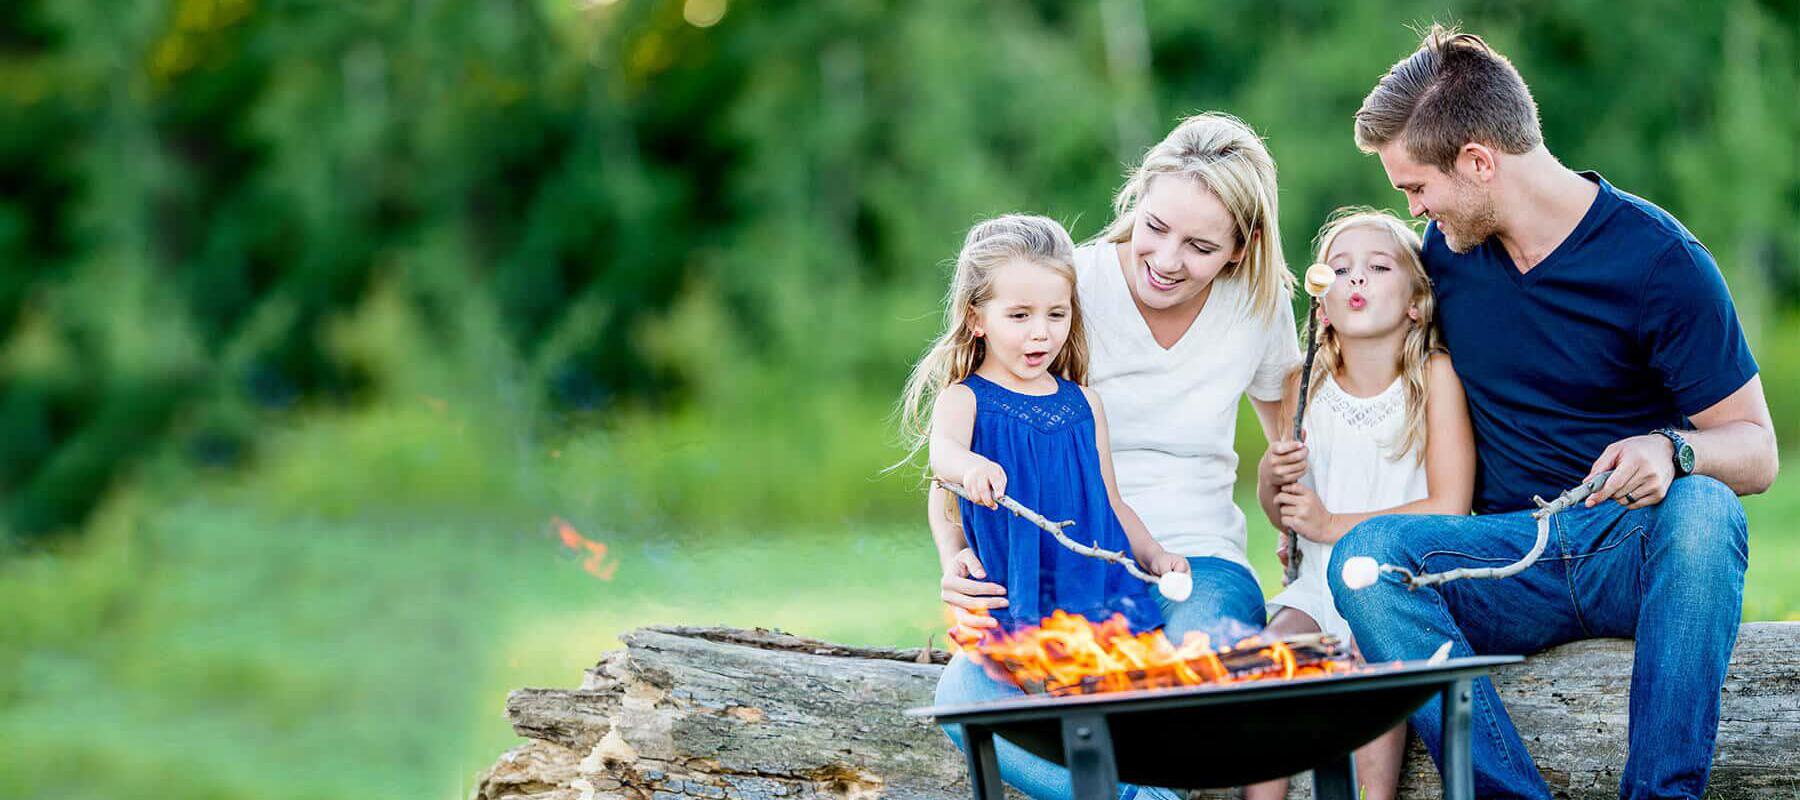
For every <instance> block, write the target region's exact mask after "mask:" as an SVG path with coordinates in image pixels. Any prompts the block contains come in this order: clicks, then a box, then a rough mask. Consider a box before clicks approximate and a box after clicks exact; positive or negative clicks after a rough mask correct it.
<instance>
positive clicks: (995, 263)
mask: <svg viewBox="0 0 1800 800" xmlns="http://www.w3.org/2000/svg"><path fill="white" fill-rule="evenodd" d="M1018 259H1023V260H1026V261H1030V262H1031V263H1034V264H1038V265H1040V266H1043V267H1048V268H1049V269H1052V270H1055V271H1056V273H1057V274H1059V275H1061V276H1063V277H1064V278H1067V279H1068V280H1069V339H1068V341H1067V342H1066V343H1064V344H1063V348H1062V352H1059V353H1057V354H1056V358H1054V359H1051V361H1050V373H1051V374H1052V375H1057V376H1060V377H1062V378H1063V379H1064V380H1069V381H1074V382H1076V383H1080V384H1086V383H1087V374H1088V343H1087V333H1086V330H1085V329H1084V328H1083V326H1082V320H1081V301H1080V296H1079V294H1078V293H1077V292H1076V291H1075V243H1074V241H1072V240H1071V239H1070V238H1069V232H1068V231H1066V230H1063V226H1062V225H1060V224H1058V223H1057V222H1056V220H1053V219H1050V218H1048V217H1039V216H1031V215H1026V214H1007V215H1005V216H1001V217H995V218H994V219H990V220H987V221H985V222H979V223H976V224H975V227H973V228H970V229H969V234H968V236H966V237H964V239H963V246H962V251H961V252H959V253H957V255H956V273H955V276H954V277H952V278H951V280H950V292H949V294H948V296H946V297H945V299H944V332H943V333H942V334H940V335H939V336H938V338H937V341H934V342H932V343H931V348H930V349H928V350H926V351H925V355H924V356H923V357H921V358H920V359H919V363H918V364H916V365H914V366H913V370H912V377H910V378H908V379H907V381H906V391H905V392H904V393H903V394H902V395H901V397H900V432H901V435H902V436H903V437H904V439H905V442H906V444H907V447H908V449H907V454H906V458H904V459H902V460H901V461H900V462H899V463H897V464H895V465H894V466H893V467H889V469H893V468H895V467H899V466H900V465H902V464H905V463H907V462H910V461H912V460H913V459H914V458H915V457H917V456H918V454H919V451H920V450H923V449H924V448H925V445H926V443H927V442H928V441H930V439H931V408H932V406H933V404H935V403H936V402H937V397H938V395H939V394H940V393H942V392H943V391H944V389H945V387H948V386H950V385H951V384H954V383H957V382H959V381H962V380H964V379H966V378H968V377H969V375H971V374H973V373H974V372H975V369H976V368H977V367H979V366H981V359H982V357H983V356H984V355H986V353H987V347H986V343H985V342H984V341H983V340H982V339H980V338H978V337H976V336H975V334H974V331H973V326H972V325H971V324H970V323H971V322H972V318H973V316H974V314H975V312H976V310H977V309H979V308H981V305H982V304H983V303H986V302H987V301H988V300H989V299H991V298H992V297H993V294H994V277H993V276H994V271H995V270H996V269H998V268H999V267H1001V266H1002V265H1005V264H1008V263H1011V262H1013V261H1014V260H1018Z"/></svg>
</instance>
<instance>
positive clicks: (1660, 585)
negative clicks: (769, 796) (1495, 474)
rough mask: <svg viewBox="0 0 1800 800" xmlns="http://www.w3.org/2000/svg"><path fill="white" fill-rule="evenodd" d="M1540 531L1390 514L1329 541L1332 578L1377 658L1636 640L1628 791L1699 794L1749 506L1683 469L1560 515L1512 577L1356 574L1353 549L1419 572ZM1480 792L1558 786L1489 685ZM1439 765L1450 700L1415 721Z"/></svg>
mask: <svg viewBox="0 0 1800 800" xmlns="http://www.w3.org/2000/svg"><path fill="white" fill-rule="evenodd" d="M1536 539H1537V523H1536V521H1534V520H1532V519H1531V516H1530V512H1529V511H1517V512H1512V513H1507V514H1489V515H1483V516H1474V517H1452V516H1410V515H1409V516H1388V517H1377V518H1375V519H1371V520H1369V521H1367V522H1364V523H1363V524H1361V525H1358V526H1357V527H1356V528H1355V529H1354V530H1352V531H1350V533H1349V535H1347V536H1345V537H1344V538H1343V539H1341V540H1340V541H1338V543H1337V546H1336V547H1334V548H1333V549H1332V553H1331V567H1330V571H1329V572H1327V575H1328V576H1329V578H1330V581H1331V591H1332V596H1333V597H1334V598H1335V599H1336V601H1337V606H1338V610H1339V611H1340V612H1342V613H1343V615H1344V617H1345V619H1347V620H1349V622H1350V629H1351V631H1352V632H1353V633H1355V635H1356V642H1357V645H1358V646H1359V647H1361V648H1362V652H1363V655H1364V657H1365V658H1367V659H1368V661H1369V662H1370V663H1380V662H1384V661H1393V660H1395V659H1419V658H1428V657H1430V656H1431V654H1432V652H1433V651H1435V650H1436V649H1437V648H1438V647H1439V646H1441V645H1442V644H1443V643H1444V641H1445V640H1446V639H1448V640H1449V641H1450V642H1451V643H1452V647H1451V651H1450V654H1451V655H1453V656H1468V655H1474V654H1477V653H1480V654H1488V655H1501V654H1511V655H1526V654H1530V653H1534V652H1536V651H1538V650H1542V649H1544V648H1546V647H1551V646H1554V645H1558V644H1562V643H1564V642H1571V641H1575V640H1578V639H1590V638H1594V637H1602V636H1618V637H1631V638H1635V639H1636V640H1637V651H1636V655H1635V660H1634V662H1633V665H1632V673H1631V700H1630V715H1631V717H1630V719H1631V722H1630V727H1629V732H1628V734H1627V738H1628V740H1629V744H1630V748H1631V749H1630V754H1629V756H1628V757H1627V759H1626V761H1625V770H1624V773H1623V776H1622V778H1621V781H1620V787H1619V794H1620V796H1621V797H1625V798H1649V797H1659V798H1665V797H1692V798H1698V797H1700V796H1701V795H1702V794H1703V793H1704V792H1705V790H1706V781H1707V777H1708V775H1709V773H1710V772H1711V769H1712V759H1713V744H1714V739H1715V738H1716V736H1717V734H1718V728H1719V697H1720V694H1719V692H1720V689H1721V687H1722V686H1723V685H1724V682H1725V666H1726V663H1727V662H1728V661H1729V660H1730V658H1731V649H1732V647H1733V646H1735V645H1736V643H1737V632H1738V619H1739V616H1740V615H1741V613H1742V609H1743V600H1744V570H1745V567H1746V566H1747V564H1748V563H1749V531H1748V528H1747V527H1746V524H1745V520H1744V507H1743V505H1742V504H1741V503H1739V502H1738V499H1737V497H1736V496H1735V495H1733V494H1732V492H1731V490H1730V489H1728V488H1726V486H1725V485H1724V484H1722V483H1720V482H1718V481H1716V480H1713V479H1712V478H1708V477H1704V476H1698V475H1695V476H1689V477H1685V478H1677V479H1676V480H1675V482H1674V483H1673V484H1672V485H1671V486H1670V488H1669V494H1668V497H1667V498H1666V499H1664V500H1663V502H1662V503H1660V504H1658V505H1654V506H1650V507H1647V508H1641V509H1636V510H1628V509H1626V508H1625V507H1624V506H1621V505H1619V504H1618V503H1616V502H1611V501H1608V502H1603V503H1601V504H1599V505H1597V506H1595V507H1594V508H1581V507H1576V508H1573V509H1569V510H1568V511H1564V512H1562V513H1559V514H1557V515H1556V516H1554V517H1552V524H1551V527H1550V540H1549V544H1548V545H1547V546H1546V548H1545V550H1544V553H1543V555H1542V557H1540V558H1539V559H1538V561H1537V563H1536V564H1535V565H1533V566H1532V567H1531V568H1530V569H1527V570H1526V571H1525V572H1523V573H1521V574H1519V575H1517V576H1514V577H1511V578H1505V579H1499V580H1479V579H1477V580H1460V581H1454V582H1452V583H1447V584H1442V585H1439V586H1432V587H1426V588H1423V589H1419V590H1416V591H1409V590H1407V589H1406V588H1405V586H1404V585H1402V584H1401V583H1400V582H1399V579H1398V578H1397V577H1396V576H1394V575H1390V574H1383V576H1382V580H1381V581H1379V582H1378V583H1376V584H1375V585H1374V586H1371V587H1369V588H1366V589H1363V590H1361V591H1353V590H1350V589H1348V588H1347V587H1345V586H1344V585H1343V578H1342V575H1343V565H1344V562H1345V561H1346V560H1347V559H1350V558H1353V557H1355V556H1370V557H1372V558H1374V559H1375V560H1376V561H1377V562H1380V563H1384V564H1395V565H1398V566H1402V567H1406V568H1407V569H1410V570H1412V571H1414V572H1416V573H1423V572H1439V571H1443V570H1448V569H1455V568H1457V567H1491V566H1499V565H1503V564H1506V563H1509V562H1512V561H1515V560H1517V559H1518V558H1519V557H1521V556H1523V555H1524V554H1525V553H1526V551H1528V550H1529V549H1530V548H1531V545H1532V543H1533V542H1534V541H1536ZM1474 712H1475V735H1474V750H1475V753H1474V756H1475V759H1474V760H1475V793H1476V795H1478V796H1480V797H1484V798H1487V797H1531V798H1548V797H1550V788H1549V787H1548V786H1547V785H1546V784H1545V782H1544V779H1543V778H1542V777H1541V776H1540V775H1539V774H1538V771H1537V768H1536V767H1535V766H1533V764H1532V761H1531V754H1530V753H1527V752H1526V750H1525V744H1524V742H1522V741H1520V739H1519V734H1518V732H1517V731H1516V730H1514V729H1513V725H1512V720H1510V719H1509V718H1508V717H1507V715H1506V709H1505V708H1503V707H1501V705H1500V697H1499V695H1498V694H1496V693H1495V691H1494V685H1493V683H1492V682H1491V681H1489V680H1487V679H1485V678H1484V679H1482V680H1480V681H1477V682H1476V684H1475V697H1474ZM1412 726H1413V730H1415V731H1418V733H1419V736H1420V738H1423V739H1424V740H1425V745H1426V747H1427V748H1428V749H1429V750H1430V751H1431V757H1432V759H1433V760H1434V761H1437V762H1438V764H1439V766H1442V763H1443V762H1442V760H1441V759H1442V750H1441V744H1442V738H1441V737H1442V734H1443V730H1442V717H1441V711H1440V701H1438V700H1435V699H1434V700H1432V701H1431V702H1430V703H1428V704H1426V706H1425V707H1424V708H1422V709H1420V710H1419V711H1418V713H1416V714H1414V715H1413V717H1412Z"/></svg>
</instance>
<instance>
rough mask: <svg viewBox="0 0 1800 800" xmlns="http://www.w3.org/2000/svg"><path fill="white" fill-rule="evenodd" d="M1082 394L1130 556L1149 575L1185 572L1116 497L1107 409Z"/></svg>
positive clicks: (1097, 398) (1184, 563) (1183, 565)
mask: <svg viewBox="0 0 1800 800" xmlns="http://www.w3.org/2000/svg"><path fill="white" fill-rule="evenodd" d="M1081 393H1082V395H1083V396H1085V397H1086V398H1087V401H1088V408H1090V409H1092V410H1093V412H1094V447H1095V449H1097V450H1098V451H1099V453H1100V478H1101V480H1104V481H1105V482H1106V497H1107V499H1108V500H1109V501H1111V503H1112V508H1113V514H1114V515H1115V516H1117V517H1118V518H1119V525H1120V526H1121V527H1123V528H1124V529H1125V538H1126V539H1127V540H1129V541H1130V542H1131V554H1132V556H1133V557H1135V558H1136V559H1137V561H1138V563H1139V564H1141V565H1143V567H1144V569H1145V570H1147V571H1149V572H1150V574H1152V575H1161V574H1163V573H1165V572H1169V571H1171V570H1173V571H1175V572H1187V571H1188V569H1189V567H1188V563H1187V559H1185V558H1182V557H1181V556H1178V555H1175V554H1174V553H1171V552H1169V551H1168V549H1167V548H1164V547H1163V546H1162V543H1161V542H1158V541H1156V537H1154V536H1151V535H1150V529H1149V528H1146V527H1144V520H1143V519H1141V518H1139V517H1138V515H1137V511H1136V510H1134V509H1133V508H1132V507H1131V504H1129V503H1127V502H1125V498H1124V497H1121V496H1120V495H1119V482H1118V480H1117V479H1115V478H1114V477H1113V463H1112V442H1111V437H1110V436H1109V435H1108V434H1107V430H1106V409H1105V408H1104V407H1103V406H1101V404H1100V395H1099V394H1097V393H1095V392H1094V390H1092V389H1089V388H1087V387H1086V386H1083V387H1081Z"/></svg>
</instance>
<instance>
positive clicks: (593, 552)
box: [550, 517, 619, 581]
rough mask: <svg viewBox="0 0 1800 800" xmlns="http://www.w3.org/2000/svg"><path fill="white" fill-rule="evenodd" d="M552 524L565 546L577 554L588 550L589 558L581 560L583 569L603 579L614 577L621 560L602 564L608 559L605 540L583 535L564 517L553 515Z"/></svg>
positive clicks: (607, 579) (608, 579)
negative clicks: (601, 540) (596, 539)
mask: <svg viewBox="0 0 1800 800" xmlns="http://www.w3.org/2000/svg"><path fill="white" fill-rule="evenodd" d="M550 524H551V525H552V526H554V527H555V528H556V534H557V536H558V537H559V538H560V539H562V544H563V547H567V548H569V549H570V550H573V551H575V552H576V553H577V554H581V553H583V552H586V554H587V558H586V559H584V560H583V561H582V562H581V568H582V569H584V570H587V572H588V574H589V575H592V576H594V577H596V578H599V579H600V580H603V581H610V580H612V579H613V573H614V572H617V571H618V569H619V562H618V560H617V559H614V560H613V561H612V562H611V563H609V564H606V566H604V567H602V566H601V562H603V561H605V560H606V543H605V542H596V541H594V540H592V539H589V538H587V537H585V536H582V535H581V532H580V531H577V530H575V526H573V525H570V524H569V523H568V522H566V521H564V520H563V518H562V517H551V518H550Z"/></svg>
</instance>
